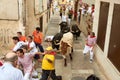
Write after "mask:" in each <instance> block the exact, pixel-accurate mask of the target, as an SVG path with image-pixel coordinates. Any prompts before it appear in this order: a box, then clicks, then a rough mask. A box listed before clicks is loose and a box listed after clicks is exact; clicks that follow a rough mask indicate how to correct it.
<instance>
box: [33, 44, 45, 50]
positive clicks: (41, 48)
mask: <svg viewBox="0 0 120 80" xmlns="http://www.w3.org/2000/svg"><path fill="white" fill-rule="evenodd" d="M35 45H36V47H38V48H39V50H40V51H41V52H44V49H43V46H42V45H41V44H40V43H35Z"/></svg>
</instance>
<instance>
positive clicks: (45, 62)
mask: <svg viewBox="0 0 120 80" xmlns="http://www.w3.org/2000/svg"><path fill="white" fill-rule="evenodd" d="M47 59H50V60H51V61H52V63H50V62H48V60H47ZM54 61H55V57H54V55H51V54H46V55H45V56H44V57H43V61H42V69H44V70H54V69H55V67H54Z"/></svg>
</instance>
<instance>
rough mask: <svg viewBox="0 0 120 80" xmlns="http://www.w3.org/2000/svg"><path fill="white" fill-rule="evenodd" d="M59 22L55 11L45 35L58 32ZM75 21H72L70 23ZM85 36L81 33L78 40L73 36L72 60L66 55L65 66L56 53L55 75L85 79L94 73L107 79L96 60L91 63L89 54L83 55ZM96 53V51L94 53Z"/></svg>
mask: <svg viewBox="0 0 120 80" xmlns="http://www.w3.org/2000/svg"><path fill="white" fill-rule="evenodd" d="M59 22H60V17H59V15H58V14H57V13H56V14H55V15H53V16H52V17H51V20H50V22H49V24H48V30H47V32H46V35H45V36H52V35H55V34H56V33H58V32H59ZM73 23H75V22H74V21H73V22H72V24H73ZM84 41H85V36H84V34H83V33H81V35H80V37H79V38H78V40H76V39H75V38H74V52H73V54H72V56H73V61H72V62H71V61H70V60H69V56H67V60H68V61H67V63H68V65H67V67H64V65H63V62H64V60H63V58H62V56H61V55H60V54H57V55H56V63H55V65H56V73H57V75H62V77H63V80H86V78H87V77H88V76H89V75H91V74H95V75H97V76H98V77H100V80H107V79H106V78H105V76H104V75H103V73H102V71H101V70H100V68H99V67H98V64H97V63H96V60H95V59H94V61H93V63H90V62H89V54H88V55H86V56H84V55H83V53H82V51H83V48H84ZM43 45H44V48H45V47H46V42H44V43H43ZM95 54H97V53H95Z"/></svg>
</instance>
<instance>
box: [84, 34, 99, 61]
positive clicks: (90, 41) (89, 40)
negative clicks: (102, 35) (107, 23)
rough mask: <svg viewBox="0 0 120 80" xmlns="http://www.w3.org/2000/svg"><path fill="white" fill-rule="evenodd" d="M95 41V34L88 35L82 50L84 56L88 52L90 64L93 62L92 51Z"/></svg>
mask: <svg viewBox="0 0 120 80" xmlns="http://www.w3.org/2000/svg"><path fill="white" fill-rule="evenodd" d="M96 40H97V38H96V36H95V33H94V32H91V33H90V35H88V37H87V40H86V44H85V48H84V50H83V54H84V55H86V53H88V51H90V63H92V61H93V49H94V47H95V44H96Z"/></svg>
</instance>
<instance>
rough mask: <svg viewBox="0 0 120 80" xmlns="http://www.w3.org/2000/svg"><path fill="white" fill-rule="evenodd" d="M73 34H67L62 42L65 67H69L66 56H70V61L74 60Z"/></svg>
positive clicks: (61, 48) (61, 47)
mask: <svg viewBox="0 0 120 80" xmlns="http://www.w3.org/2000/svg"><path fill="white" fill-rule="evenodd" d="M72 44H73V34H72V33H71V32H68V33H65V34H64V35H63V37H62V39H61V41H60V50H61V54H62V56H63V58H64V61H65V62H64V66H67V60H66V55H68V54H69V56H70V60H72V56H71V53H72V47H73V45H72Z"/></svg>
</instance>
